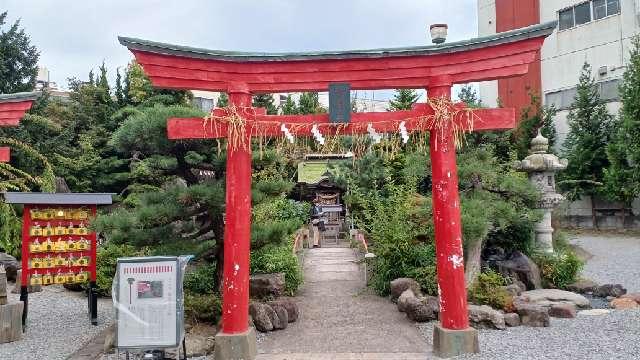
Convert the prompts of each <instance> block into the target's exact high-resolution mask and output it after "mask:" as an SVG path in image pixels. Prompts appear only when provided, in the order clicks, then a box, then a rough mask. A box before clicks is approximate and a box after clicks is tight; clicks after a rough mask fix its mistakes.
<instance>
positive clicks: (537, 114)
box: [513, 93, 558, 159]
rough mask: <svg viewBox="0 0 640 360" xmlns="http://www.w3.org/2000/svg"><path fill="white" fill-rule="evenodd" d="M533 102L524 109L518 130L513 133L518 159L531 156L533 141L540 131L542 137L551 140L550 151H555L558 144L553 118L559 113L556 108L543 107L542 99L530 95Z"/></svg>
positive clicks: (532, 94)
mask: <svg viewBox="0 0 640 360" xmlns="http://www.w3.org/2000/svg"><path fill="white" fill-rule="evenodd" d="M529 98H530V99H531V102H530V103H529V105H528V106H527V107H525V108H523V109H522V113H521V114H520V120H519V121H518V126H517V128H516V129H515V130H514V131H513V142H514V147H515V150H516V152H517V155H518V159H523V158H524V157H526V156H527V155H529V147H530V145H531V140H532V139H533V138H534V137H535V136H536V135H537V134H538V129H540V132H541V133H542V136H544V137H546V138H547V139H549V150H550V151H553V146H554V145H555V142H556V128H555V126H554V124H553V118H554V117H555V116H556V114H557V113H558V111H557V110H556V108H555V106H553V105H551V106H543V105H542V104H541V103H540V97H539V96H537V95H536V94H534V93H529Z"/></svg>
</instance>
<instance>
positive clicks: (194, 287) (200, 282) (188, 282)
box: [184, 264, 217, 295]
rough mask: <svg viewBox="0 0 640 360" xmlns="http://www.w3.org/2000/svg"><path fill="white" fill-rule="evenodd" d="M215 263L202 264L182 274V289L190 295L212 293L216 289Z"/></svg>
mask: <svg viewBox="0 0 640 360" xmlns="http://www.w3.org/2000/svg"><path fill="white" fill-rule="evenodd" d="M216 276H217V274H216V264H203V265H200V266H198V267H196V268H195V269H194V270H192V271H187V273H186V274H185V276H184V291H185V293H188V294H192V295H196V294H197V295H208V294H213V292H214V291H215V290H216V288H215V285H216V281H215V279H216Z"/></svg>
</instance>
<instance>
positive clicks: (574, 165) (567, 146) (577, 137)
mask: <svg viewBox="0 0 640 360" xmlns="http://www.w3.org/2000/svg"><path fill="white" fill-rule="evenodd" d="M576 91H577V93H576V97H575V102H574V104H573V107H572V108H571V110H570V111H569V115H568V117H567V121H568V123H569V133H568V135H567V139H566V140H565V142H564V155H565V157H566V158H567V160H569V165H568V166H567V169H566V170H565V171H563V172H561V173H560V175H561V179H562V181H561V182H560V184H561V186H562V187H563V188H564V189H565V190H567V191H568V194H567V197H568V198H569V199H570V200H575V199H578V198H580V197H581V196H590V197H591V204H592V217H593V224H594V226H597V224H596V221H595V220H596V219H595V210H594V209H593V204H594V201H593V200H594V195H596V194H598V193H599V186H600V185H602V182H603V179H604V169H605V168H606V167H607V166H609V159H608V158H607V153H606V146H607V143H608V141H609V131H610V128H611V115H609V113H607V108H606V106H605V104H604V102H602V100H601V99H600V95H599V94H598V86H597V84H596V81H595V79H593V78H592V77H591V65H589V64H587V63H585V64H584V65H583V67H582V72H581V74H580V80H579V82H578V85H577V88H576Z"/></svg>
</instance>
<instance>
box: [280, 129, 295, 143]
mask: <svg viewBox="0 0 640 360" xmlns="http://www.w3.org/2000/svg"><path fill="white" fill-rule="evenodd" d="M280 130H282V132H283V133H284V137H286V138H287V140H289V142H290V143H292V144H293V141H294V140H293V134H292V133H291V131H289V129H287V125H285V124H282V125H280Z"/></svg>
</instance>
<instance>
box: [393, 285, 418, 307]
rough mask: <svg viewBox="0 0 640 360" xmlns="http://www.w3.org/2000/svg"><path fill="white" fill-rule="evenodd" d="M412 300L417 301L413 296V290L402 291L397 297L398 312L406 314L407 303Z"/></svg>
mask: <svg viewBox="0 0 640 360" xmlns="http://www.w3.org/2000/svg"><path fill="white" fill-rule="evenodd" d="M413 299H416V300H417V297H416V295H415V294H414V292H413V290H411V289H407V290H405V291H403V292H402V294H401V295H400V296H399V297H398V303H397V305H398V311H400V312H406V310H407V307H408V304H409V301H412V300H413Z"/></svg>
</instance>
